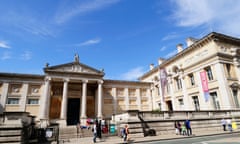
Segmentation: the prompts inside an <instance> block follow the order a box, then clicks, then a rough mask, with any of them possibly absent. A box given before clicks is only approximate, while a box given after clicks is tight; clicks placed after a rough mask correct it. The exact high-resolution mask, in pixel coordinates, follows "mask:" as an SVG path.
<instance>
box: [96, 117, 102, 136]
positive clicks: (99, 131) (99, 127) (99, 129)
mask: <svg viewBox="0 0 240 144" xmlns="http://www.w3.org/2000/svg"><path fill="white" fill-rule="evenodd" d="M97 136H98V138H100V139H101V138H102V121H101V120H99V122H98V126H97Z"/></svg>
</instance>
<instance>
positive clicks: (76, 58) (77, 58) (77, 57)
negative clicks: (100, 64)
mask: <svg viewBox="0 0 240 144" xmlns="http://www.w3.org/2000/svg"><path fill="white" fill-rule="evenodd" d="M74 61H75V62H79V56H78V54H77V53H76V54H75V56H74Z"/></svg>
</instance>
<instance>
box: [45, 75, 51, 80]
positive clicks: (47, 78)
mask: <svg viewBox="0 0 240 144" xmlns="http://www.w3.org/2000/svg"><path fill="white" fill-rule="evenodd" d="M51 80H52V78H51V77H49V76H46V77H45V78H44V81H51Z"/></svg>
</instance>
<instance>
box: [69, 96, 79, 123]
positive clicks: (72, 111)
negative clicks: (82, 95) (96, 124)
mask: <svg viewBox="0 0 240 144" xmlns="http://www.w3.org/2000/svg"><path fill="white" fill-rule="evenodd" d="M79 112H80V99H79V98H69V99H68V106H67V125H76V124H77V122H79Z"/></svg>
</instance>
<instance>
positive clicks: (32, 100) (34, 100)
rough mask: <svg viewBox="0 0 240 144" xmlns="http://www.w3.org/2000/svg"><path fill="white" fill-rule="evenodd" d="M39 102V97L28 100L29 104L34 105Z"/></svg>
mask: <svg viewBox="0 0 240 144" xmlns="http://www.w3.org/2000/svg"><path fill="white" fill-rule="evenodd" d="M38 103H39V100H38V99H28V101H27V104H30V105H31V104H32V105H34V104H38Z"/></svg>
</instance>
